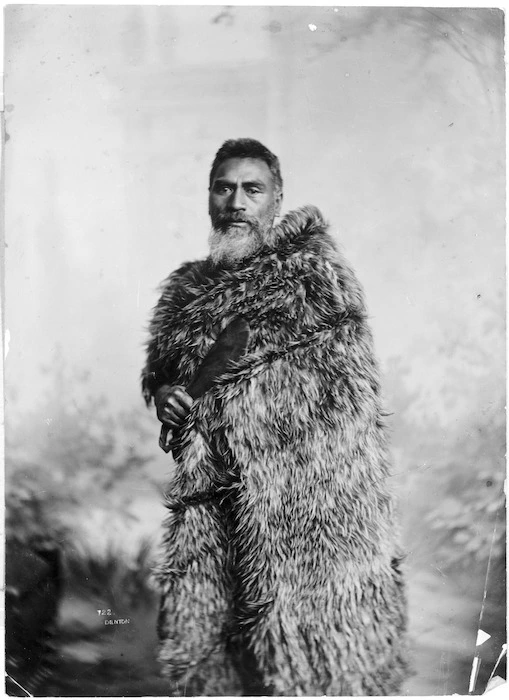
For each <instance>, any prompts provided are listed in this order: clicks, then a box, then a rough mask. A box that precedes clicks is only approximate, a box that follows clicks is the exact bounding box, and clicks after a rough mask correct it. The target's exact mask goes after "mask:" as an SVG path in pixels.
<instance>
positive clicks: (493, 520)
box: [385, 299, 506, 570]
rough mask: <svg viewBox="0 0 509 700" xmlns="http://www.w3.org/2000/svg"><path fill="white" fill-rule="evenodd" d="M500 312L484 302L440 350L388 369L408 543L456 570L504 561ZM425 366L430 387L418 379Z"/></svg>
mask: <svg viewBox="0 0 509 700" xmlns="http://www.w3.org/2000/svg"><path fill="white" fill-rule="evenodd" d="M503 307H504V303H503V301H502V300H501V299H498V300H496V301H493V302H485V303H484V306H483V308H482V310H481V312H480V314H479V317H478V318H477V319H471V321H472V323H471V325H470V326H469V327H468V328H466V327H462V328H460V327H454V326H453V324H452V323H451V322H450V323H449V326H447V324H446V323H444V324H443V328H445V329H447V330H446V332H444V335H443V342H442V343H441V344H440V346H438V347H433V348H428V347H427V346H426V345H425V344H424V343H422V344H420V345H419V344H416V346H415V355H414V356H412V358H410V359H407V360H405V359H403V358H401V357H397V358H392V359H391V361H390V362H389V363H388V365H387V367H386V380H385V389H386V394H387V398H388V405H389V406H390V410H391V411H392V412H393V417H392V422H393V444H394V448H395V457H396V460H395V461H396V472H397V475H396V478H397V480H398V484H399V486H400V490H401V493H402V494H406V497H407V498H409V499H410V501H411V502H410V504H403V510H405V507H406V513H405V516H406V524H405V529H406V530H407V542H408V544H409V545H410V547H416V548H417V549H418V548H420V547H421V548H423V549H425V548H426V547H427V548H429V549H431V550H432V551H433V552H434V553H435V555H436V561H437V562H439V563H440V565H441V566H442V567H444V568H446V569H450V570H452V569H455V570H462V569H463V570H465V569H467V568H469V567H475V566H478V567H486V565H487V562H488V560H489V559H490V557H491V558H492V561H493V562H495V563H497V562H498V563H500V562H502V561H503V559H504V556H505V541H506V519H505V494H504V480H505V475H506V470H505V449H506V413H505V382H504V369H505V330H504V313H503V310H504V309H503ZM475 321H476V322H475ZM419 366H421V368H422V369H421V370H420V371H422V372H425V373H426V375H427V376H428V377H429V378H430V379H429V381H428V383H427V384H423V382H422V379H421V381H420V382H419V381H416V379H415V377H416V375H418V374H419V371H416V367H419Z"/></svg>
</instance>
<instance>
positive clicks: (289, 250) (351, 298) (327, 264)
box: [271, 205, 365, 312]
mask: <svg viewBox="0 0 509 700" xmlns="http://www.w3.org/2000/svg"><path fill="white" fill-rule="evenodd" d="M271 243H272V246H273V249H274V252H276V254H277V255H278V257H280V259H282V260H286V261H287V263H288V264H289V265H291V266H292V267H293V268H294V269H295V271H296V272H297V274H299V275H300V276H302V277H303V278H306V279H307V280H309V281H312V286H313V289H314V291H315V293H316V294H317V295H321V294H322V293H324V292H325V293H326V294H327V293H329V294H332V295H333V296H334V297H336V300H337V301H340V306H341V307H343V308H345V309H352V310H354V309H355V310H356V311H358V312H363V311H364V310H365V303H364V293H363V289H362V286H361V284H360V282H359V280H358V278H357V276H356V274H355V272H354V270H353V268H352V266H351V265H350V263H349V262H348V261H347V260H346V258H345V257H344V255H343V254H342V252H341V251H340V250H339V248H338V245H337V243H336V241H335V240H334V238H333V236H332V235H331V234H330V231H329V224H328V222H327V221H326V219H325V218H324V216H323V215H322V213H321V211H320V210H319V209H318V208H317V207H315V206H312V205H308V206H304V207H301V208H299V209H295V210H293V211H291V212H289V213H288V214H286V215H285V217H284V218H283V219H282V220H281V222H280V223H279V225H278V226H277V227H275V229H274V236H273V241H272V242H271Z"/></svg>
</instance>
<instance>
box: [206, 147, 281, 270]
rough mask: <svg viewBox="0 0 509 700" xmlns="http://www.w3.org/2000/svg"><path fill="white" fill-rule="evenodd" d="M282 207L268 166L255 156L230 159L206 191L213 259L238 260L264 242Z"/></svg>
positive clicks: (220, 168)
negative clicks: (211, 228)
mask: <svg viewBox="0 0 509 700" xmlns="http://www.w3.org/2000/svg"><path fill="white" fill-rule="evenodd" d="M280 208H281V193H280V192H279V191H278V190H277V189H276V186H275V183H274V179H273V177H272V173H271V172H270V170H269V166H268V165H267V164H266V163H265V161H263V160H259V159H258V158H229V159H228V160H225V161H224V162H223V163H221V165H220V166H219V168H218V169H217V170H216V173H215V175H214V180H213V182H212V185H211V188H210V192H209V214H210V219H211V221H212V227H213V232H212V234H211V238H210V245H211V255H212V257H213V258H214V259H216V261H224V260H226V261H228V260H229V261H232V260H233V261H234V260H241V259H243V258H245V257H247V256H249V255H251V254H252V253H254V252H256V251H257V250H258V249H259V248H260V247H261V246H262V245H263V244H264V242H265V241H266V238H267V234H268V233H269V231H270V230H271V229H272V224H273V222H274V217H275V216H276V215H277V214H279V211H280Z"/></svg>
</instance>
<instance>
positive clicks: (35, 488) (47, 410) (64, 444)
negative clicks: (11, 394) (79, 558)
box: [6, 353, 151, 545]
mask: <svg viewBox="0 0 509 700" xmlns="http://www.w3.org/2000/svg"><path fill="white" fill-rule="evenodd" d="M44 371H45V374H46V379H47V384H48V386H47V391H46V392H45V393H44V394H43V395H41V396H40V397H39V398H37V399H36V400H34V404H33V406H32V407H31V408H30V409H29V410H28V411H23V412H21V411H18V410H16V406H15V405H10V406H9V410H8V411H7V422H6V534H7V537H8V538H10V539H14V540H16V541H21V542H25V543H30V544H35V545H38V544H39V543H41V542H44V541H45V540H47V539H51V540H53V541H55V540H56V541H58V542H61V543H63V542H64V541H67V540H69V539H72V538H73V529H74V527H75V526H76V525H77V520H78V518H82V519H83V520H87V519H89V518H90V517H91V514H92V511H93V510H94V509H105V510H106V511H109V512H110V513H113V512H114V511H121V512H122V513H123V514H124V517H125V519H126V520H128V519H129V517H130V516H129V512H128V506H129V496H126V488H125V485H126V484H128V483H129V482H132V481H133V480H136V479H142V480H143V481H144V483H146V482H147V481H150V479H148V477H147V476H146V467H147V465H148V463H149V462H150V460H151V457H149V456H147V455H146V454H145V453H144V452H143V445H145V444H147V435H148V434H147V430H146V428H145V427H144V425H143V423H142V417H141V414H140V417H138V415H137V414H136V413H132V412H131V413H129V412H118V413H117V414H115V415H114V414H113V411H112V409H111V407H110V406H109V405H108V402H107V400H106V399H105V398H104V397H97V396H94V395H92V394H91V393H90V390H89V388H88V383H89V381H88V380H89V374H88V373H86V372H81V373H80V372H76V371H72V370H70V369H69V368H67V367H66V365H65V363H64V361H63V359H62V357H61V353H59V354H58V355H57V357H56V361H55V362H54V364H53V366H52V367H51V368H44ZM14 404H15V402H14ZM122 486H124V488H122ZM106 528H107V525H106ZM101 534H107V533H105V532H103V533H101Z"/></svg>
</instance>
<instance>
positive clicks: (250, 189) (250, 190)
mask: <svg viewBox="0 0 509 700" xmlns="http://www.w3.org/2000/svg"><path fill="white" fill-rule="evenodd" d="M259 192H260V190H259V189H258V188H257V187H248V188H247V193H248V194H258V193H259Z"/></svg>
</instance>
